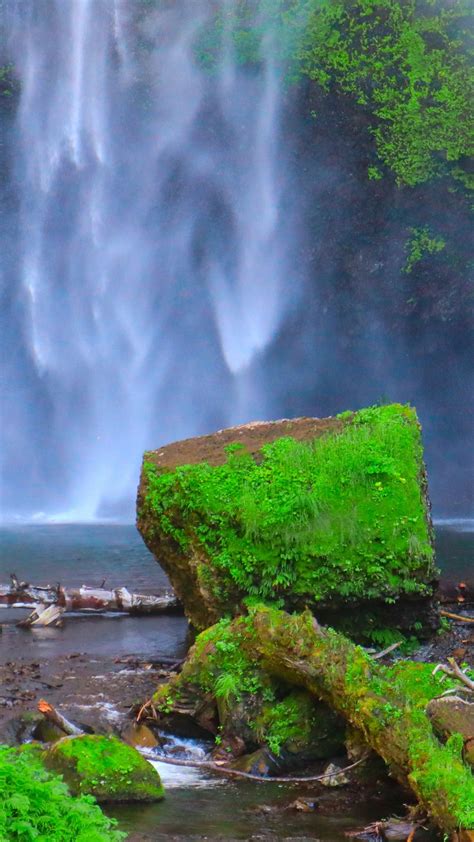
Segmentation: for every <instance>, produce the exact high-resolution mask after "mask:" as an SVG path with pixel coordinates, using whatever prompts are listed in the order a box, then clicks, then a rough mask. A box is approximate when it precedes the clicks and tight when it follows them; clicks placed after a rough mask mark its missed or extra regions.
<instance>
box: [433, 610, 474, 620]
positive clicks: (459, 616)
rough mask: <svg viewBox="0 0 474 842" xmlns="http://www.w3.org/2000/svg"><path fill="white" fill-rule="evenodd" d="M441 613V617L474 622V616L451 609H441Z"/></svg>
mask: <svg viewBox="0 0 474 842" xmlns="http://www.w3.org/2000/svg"><path fill="white" fill-rule="evenodd" d="M439 613H440V615H441V617H448V618H449V619H450V620H457V622H458V623H474V617H463V615H462V614H453V613H452V612H451V611H440V612H439Z"/></svg>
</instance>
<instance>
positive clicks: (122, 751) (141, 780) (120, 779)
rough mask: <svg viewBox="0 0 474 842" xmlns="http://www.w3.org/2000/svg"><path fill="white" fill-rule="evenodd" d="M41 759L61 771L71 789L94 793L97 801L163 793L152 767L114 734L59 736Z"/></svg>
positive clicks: (158, 796) (140, 798)
mask: <svg viewBox="0 0 474 842" xmlns="http://www.w3.org/2000/svg"><path fill="white" fill-rule="evenodd" d="M44 762H45V763H46V765H47V766H48V767H49V768H52V769H54V771H57V772H60V773H61V774H63V776H64V779H65V781H66V782H67V784H68V786H69V788H70V789H71V791H72V792H73V793H75V794H85V793H87V794H89V795H94V796H95V797H96V798H97V799H98V800H100V801H157V800H159V799H161V798H163V795H164V791H163V787H162V785H161V781H160V777H159V775H158V773H157V772H156V771H155V769H154V768H153V767H152V766H151V765H150V764H149V763H148V762H147V761H146V760H145V758H144V757H142V755H141V754H140V753H139V752H138V751H137V750H136V749H134V748H132V747H131V746H128V745H126V744H125V743H122V742H121V741H120V740H118V739H116V738H115V737H102V736H98V735H91V736H83V737H82V736H81V737H69V738H66V739H63V740H60V741H59V742H58V743H56V744H55V745H54V746H53V747H52V748H51V749H49V751H48V752H46V753H45V755H44Z"/></svg>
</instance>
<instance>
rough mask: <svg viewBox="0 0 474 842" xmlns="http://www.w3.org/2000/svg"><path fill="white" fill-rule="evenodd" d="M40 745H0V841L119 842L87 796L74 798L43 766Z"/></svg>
mask: <svg viewBox="0 0 474 842" xmlns="http://www.w3.org/2000/svg"><path fill="white" fill-rule="evenodd" d="M42 757H43V753H42V750H41V747H40V746H32V745H28V746H23V747H22V748H21V749H11V748H6V747H5V746H0V792H1V804H0V839H1V840H2V842H7V840H8V842H15V840H17V841H18V842H20V840H26V839H38V840H40V839H41V840H48V842H65V840H66V839H70V840H73V839H74V840H75V842H120V840H122V839H125V837H126V834H125V833H122V832H121V831H119V830H117V829H116V827H117V823H116V821H115V820H112V819H109V818H107V816H105V815H104V814H103V813H102V812H101V810H100V808H99V806H98V805H97V804H96V803H95V802H94V799H93V798H91V797H90V796H89V795H81V796H80V797H77V798H76V797H73V796H72V795H71V794H70V792H69V791H68V788H67V786H66V785H65V783H64V782H63V781H62V780H61V779H60V777H59V776H58V775H55V774H52V773H51V772H49V771H47V770H46V769H45V768H44V765H43V762H42Z"/></svg>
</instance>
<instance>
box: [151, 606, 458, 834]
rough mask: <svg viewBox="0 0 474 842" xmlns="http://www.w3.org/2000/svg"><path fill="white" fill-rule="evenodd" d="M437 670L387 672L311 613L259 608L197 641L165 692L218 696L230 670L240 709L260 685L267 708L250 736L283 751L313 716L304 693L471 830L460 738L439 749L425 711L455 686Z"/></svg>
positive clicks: (407, 665) (438, 811)
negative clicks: (326, 707)
mask: <svg viewBox="0 0 474 842" xmlns="http://www.w3.org/2000/svg"><path fill="white" fill-rule="evenodd" d="M234 636H235V637H234ZM220 642H221V643H222V645H219V643H220ZM234 643H235V646H234V645H233V644H234ZM433 669H434V664H426V663H418V662H414V661H403V662H398V663H395V664H393V665H391V666H388V667H387V666H384V665H382V664H380V663H379V662H377V661H376V660H374V659H373V658H371V657H370V656H369V655H368V654H367V652H365V651H364V649H362V648H361V647H360V646H355V645H354V644H352V643H351V641H349V640H348V639H347V638H345V637H344V636H343V635H342V634H340V633H339V632H336V631H334V630H333V629H327V628H326V629H324V630H323V631H322V632H321V630H320V629H319V628H318V629H315V624H314V618H313V617H312V615H311V613H310V612H309V611H306V612H304V613H303V614H300V615H296V614H294V615H289V614H287V613H285V612H282V611H279V610H277V609H275V608H268V607H265V606H260V607H258V608H257V607H256V606H255V607H253V608H252V609H251V612H250V614H249V616H248V617H245V618H242V617H241V618H238V619H237V620H235V621H233V622H232V623H229V622H228V621H221V622H220V623H218V624H217V625H216V626H214V627H213V628H211V629H209V630H207V631H206V632H204V633H203V634H201V635H200V636H199V637H198V638H197V641H196V645H195V646H194V647H193V648H192V649H191V652H190V654H189V656H188V660H187V662H186V664H185V665H184V668H183V671H182V673H181V674H180V675H179V676H176V677H175V678H174V679H173V681H172V682H170V685H168V687H167V688H166V690H164V691H159V692H162V693H163V694H164V695H166V697H167V698H168V700H170V699H173V698H176V699H177V700H178V701H179V698H180V696H181V695H182V697H183V698H184V699H186V698H188V696H189V692H190V690H191V691H193V689H196V688H197V691H198V693H199V689H201V694H202V695H204V696H206V697H208V696H209V695H211V696H212V695H213V696H214V697H216V695H217V690H218V687H219V684H220V676H221V675H222V674H226V673H229V674H230V675H231V676H232V679H233V680H232V684H231V686H232V688H233V689H232V700H231V706H232V707H235V706H236V702H237V701H238V699H239V698H241V697H242V695H243V693H241V692H240V691H239V689H238V686H239V684H241V683H242V682H244V686H246V689H248V688H250V687H257V692H259V694H260V696H261V698H262V699H263V704H262V705H261V707H260V710H259V712H258V713H257V715H256V717H255V720H254V723H253V727H254V731H255V734H256V735H257V737H258V738H259V739H260V740H261V741H266V742H267V744H268V745H269V746H270V747H271V748H272V750H273V751H274V752H275V753H279V752H280V751H282V749H283V748H285V749H287V748H288V747H289V746H290V745H291V742H292V741H297V740H298V738H299V737H302V739H303V742H304V741H306V740H307V739H308V736H309V730H310V727H312V722H313V721H314V719H315V709H314V708H312V707H311V703H310V701H309V700H308V697H305V696H304V693H303V692H302V691H301V690H299V689H298V690H294V689H293V690H291V689H290V688H291V685H293V687H294V686H295V685H296V686H298V687H304V688H305V689H306V690H307V691H309V693H311V694H312V695H313V697H315V698H316V699H318V700H319V699H322V700H324V701H325V702H326V703H327V704H329V705H330V707H331V708H332V709H333V710H334V711H335V712H337V713H338V714H340V715H341V716H342V717H344V719H345V720H346V722H348V723H349V724H351V725H352V726H353V727H354V728H355V729H356V730H357V731H358V732H359V733H361V734H362V735H363V738H364V741H366V742H367V744H368V745H370V746H371V747H372V748H374V749H375V751H377V753H378V754H379V755H380V757H381V758H382V759H384V760H385V762H386V763H388V764H389V767H390V770H391V772H392V773H393V775H394V777H395V778H397V779H398V780H399V781H400V782H402V783H403V784H406V783H407V780H408V782H409V783H410V785H411V787H412V789H413V791H414V792H415V794H416V795H417V796H418V798H419V800H420V803H421V804H422V806H424V807H425V809H428V810H429V812H430V814H431V815H432V816H433V818H434V819H435V821H436V822H437V824H438V826H439V827H440V828H442V829H443V830H446V831H452V830H455V829H456V828H459V827H465V828H470V829H472V828H473V827H474V779H473V776H472V774H471V771H470V769H469V768H468V767H467V766H466V765H465V763H464V762H463V760H462V756H461V751H462V741H460V740H459V738H458V737H454V738H453V739H451V740H449V741H448V743H447V744H446V745H443V744H442V743H441V742H440V741H439V740H438V739H437V737H436V735H435V733H434V731H433V728H432V725H431V721H430V719H429V717H428V716H427V715H426V713H425V708H426V705H427V702H428V701H430V700H431V699H432V698H434V697H435V696H438V695H439V694H440V693H441V692H443V691H444V690H446V689H449V688H450V687H453V686H454V682H451V681H450V680H446V681H443V682H441V676H440V675H439V674H436V675H433ZM247 678H248V680H249V684H248V685H245V681H246V680H247ZM265 688H267V690H268V691H269V692H270V695H269V698H268V699H265V698H264V692H265ZM158 695H159V694H158ZM251 698H252V694H251V693H249V694H248V695H247V696H246V697H245V702H246V703H247V699H251ZM300 747H301V743H300Z"/></svg>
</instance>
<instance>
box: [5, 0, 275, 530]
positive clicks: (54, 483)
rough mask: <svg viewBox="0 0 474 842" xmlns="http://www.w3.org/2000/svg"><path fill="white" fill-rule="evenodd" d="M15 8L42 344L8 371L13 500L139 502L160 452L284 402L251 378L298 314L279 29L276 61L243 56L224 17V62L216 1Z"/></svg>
mask: <svg viewBox="0 0 474 842" xmlns="http://www.w3.org/2000/svg"><path fill="white" fill-rule="evenodd" d="M223 11H224V20H225V19H226V16H228V17H229V19H230V18H231V12H232V3H230V2H227V3H225V4H224V7H223ZM4 13H6V15H7V23H8V25H7V29H8V34H9V49H10V55H11V59H12V61H13V62H14V64H15V68H16V72H17V73H18V75H19V78H20V82H21V97H20V102H19V107H18V111H17V115H16V123H15V127H14V134H15V152H14V153H13V161H14V168H15V179H16V185H17V192H18V208H17V214H18V222H19V231H20V236H19V241H18V244H17V255H16V260H15V265H14V268H13V271H14V274H15V277H14V286H15V293H14V303H13V304H11V319H12V321H14V322H15V327H14V333H15V335H16V338H17V340H18V338H21V342H22V344H23V347H22V353H21V355H20V358H19V359H16V360H15V359H11V360H10V365H9V369H8V372H7V379H8V381H9V383H10V388H7V396H8V397H7V405H6V407H5V409H6V412H5V416H8V417H9V418H10V419H12V418H13V417H14V418H15V423H13V424H12V423H8V424H5V425H3V439H4V441H3V447H2V450H3V453H4V454H5V453H6V454H12V453H14V454H16V456H15V464H14V465H13V464H9V463H8V457H7V463H6V464H4V484H3V489H2V493H3V500H2V507H3V511H6V512H7V513H8V512H9V511H10V510H14V511H18V510H19V509H21V510H22V511H23V513H25V514H27V515H32V514H33V513H34V512H35V510H37V511H40V512H46V513H47V514H48V513H49V514H56V515H57V514H61V513H63V514H64V515H65V516H66V517H72V518H81V519H83V518H86V519H87V518H90V517H94V516H96V515H97V514H98V513H100V512H101V510H102V511H105V510H107V509H109V510H113V509H114V506H115V505H118V506H119V509H120V506H121V505H122V504H123V501H127V503H126V506H127V507H128V513H131V507H132V502H131V498H132V497H133V493H134V488H135V485H136V480H137V476H138V468H139V461H140V458H141V453H142V451H143V450H144V449H145V448H147V447H152V446H156V445H157V444H159V443H161V442H163V443H164V442H166V441H169V440H172V439H176V438H179V437H182V436H185V435H193V434H195V433H197V432H201V431H204V430H205V429H207V428H208V427H209V425H210V424H211V425H212V424H213V423H214V424H216V423H219V424H224V425H225V424H230V423H233V422H234V421H237V420H243V419H244V418H251V417H253V416H254V415H259V414H262V413H263V414H265V413H268V412H269V411H271V405H270V406H267V403H266V396H264V390H263V388H262V389H255V388H252V387H250V386H249V371H250V370H251V369H252V366H253V363H254V361H255V358H256V357H258V355H259V354H261V353H262V352H263V351H264V350H265V348H266V347H267V346H268V344H269V343H271V341H272V339H273V337H274V336H275V333H276V331H277V329H278V326H279V323H280V320H281V318H282V314H283V311H284V307H283V303H284V297H283V294H282V292H283V281H284V277H285V274H286V268H287V266H286V265H285V260H286V258H287V256H288V249H287V247H286V240H287V234H288V225H289V213H288V195H287V185H285V183H284V182H285V175H284V173H285V168H284V164H283V160H284V155H285V150H284V144H283V142H282V140H281V133H280V111H281V86H280V81H279V78H278V70H277V68H276V66H275V64H274V62H273V60H272V56H271V53H272V51H271V49H270V46H271V45H270V43H269V41H265V38H262V44H261V61H260V63H259V66H258V68H255V67H254V68H253V69H252V70H251V71H249V70H245V69H243V68H242V67H240V66H239V65H238V64H237V62H236V60H235V57H234V55H233V42H232V39H231V38H230V37H229V34H228V32H226V28H225V26H224V30H223V35H222V39H221V44H220V48H219V52H218V59H217V63H216V67H215V68H214V69H213V71H212V72H206V71H205V70H204V68H203V67H202V66H200V64H199V61H198V60H197V57H196V40H197V38H198V36H199V33H200V31H202V28H203V27H204V26H205V25H206V23H208V22H209V20H210V15H211V14H212V7H211V4H209V3H208V2H205V0H180V2H178V3H173V4H155V7H154V8H152V9H151V10H150V9H149V10H148V11H147V13H146V14H144V11H143V7H142V5H141V4H137V3H136V2H133V0H113V2H110V0H72V2H64V0H35V2H33V1H31V2H24V1H23V0H19V2H14V0H11V1H10V2H7V3H6V6H5V9H4ZM284 193H286V214H285V220H284V227H283V219H282V213H281V201H282V196H283V194H284ZM25 369H26V380H27V381H28V386H29V395H28V399H27V400H25V394H24V393H23V394H20V393H19V390H18V384H19V383H20V382H21V381H22V380H23V382H24V381H25ZM250 380H251V376H250ZM234 381H235V382H234ZM19 468H20V471H18V469H19ZM13 472H15V478H14V479H13V478H12V473H13ZM19 474H20V475H19ZM12 486H13V487H12Z"/></svg>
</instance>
